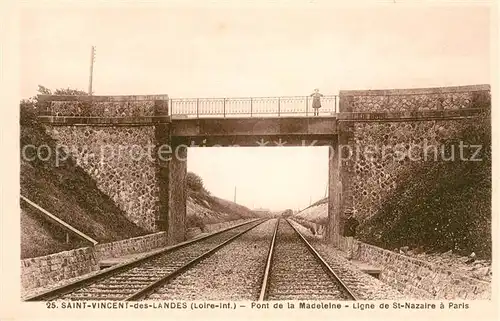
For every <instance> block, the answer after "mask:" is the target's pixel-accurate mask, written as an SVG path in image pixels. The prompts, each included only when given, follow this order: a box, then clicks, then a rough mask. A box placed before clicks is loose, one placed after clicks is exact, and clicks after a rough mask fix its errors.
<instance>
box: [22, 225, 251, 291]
mask: <svg viewBox="0 0 500 321" xmlns="http://www.w3.org/2000/svg"><path fill="white" fill-rule="evenodd" d="M248 220H250V219H240V220H234V221H230V222H222V223H215V224H209V225H207V226H206V227H205V229H204V231H203V232H204V233H212V232H215V231H218V230H221V229H224V228H228V227H230V226H234V225H237V224H240V223H243V222H244V221H248ZM198 230H199V232H198V233H194V235H192V237H194V236H196V235H198V234H200V233H202V231H201V229H198ZM164 246H167V233H166V232H158V233H154V234H148V235H144V236H139V237H134V238H130V239H126V240H121V241H116V242H111V243H102V244H97V245H96V246H94V247H85V248H79V249H75V250H71V251H65V252H60V253H55V254H51V255H46V256H40V257H36V258H30V259H25V260H21V286H22V287H23V290H30V289H35V288H39V287H50V286H51V285H52V284H54V283H56V282H58V281H61V280H65V279H71V278H74V277H77V276H81V275H84V274H87V273H91V272H93V271H97V270H99V261H101V260H104V259H107V258H112V257H120V256H124V255H129V254H137V253H143V252H148V251H151V250H154V249H156V248H160V247H164Z"/></svg>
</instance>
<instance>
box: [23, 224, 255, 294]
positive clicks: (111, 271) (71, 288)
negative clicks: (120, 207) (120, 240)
mask: <svg viewBox="0 0 500 321" xmlns="http://www.w3.org/2000/svg"><path fill="white" fill-rule="evenodd" d="M259 220H262V222H264V220H263V219H254V220H252V221H249V222H243V223H241V224H238V225H235V226H231V227H228V228H225V229H222V230H220V231H217V232H214V233H211V234H208V235H205V236H202V237H198V238H195V239H192V240H188V241H184V242H181V243H179V244H176V245H173V246H169V247H167V248H161V249H159V250H158V251H155V252H153V253H150V254H148V255H145V256H143V257H140V258H138V259H136V260H132V261H128V262H124V263H121V264H118V265H116V266H113V267H110V268H107V269H104V270H102V271H100V272H98V273H96V274H93V275H90V276H88V277H84V278H82V279H79V280H77V281H74V282H71V283H68V284H64V285H61V286H58V287H56V288H53V289H49V290H46V291H43V292H41V293H39V294H35V295H32V296H29V297H27V298H25V299H23V301H25V302H34V301H49V300H54V299H56V298H58V297H60V296H63V295H65V294H68V293H72V292H75V291H76V290H79V289H81V288H84V287H86V286H89V285H92V284H94V283H96V282H99V281H101V280H103V279H106V278H108V277H112V276H114V275H116V274H119V273H121V272H125V271H127V270H130V269H132V268H134V267H136V266H138V265H140V264H142V263H144V262H146V261H149V260H152V259H155V258H157V257H160V256H162V255H164V254H166V253H168V252H171V251H173V250H176V249H180V248H183V247H187V246H189V245H192V244H195V243H197V242H200V241H203V240H206V239H208V238H210V237H213V236H216V235H219V234H221V233H224V232H227V231H229V230H232V229H236V228H238V227H241V226H243V225H246V224H251V223H254V222H256V221H259Z"/></svg>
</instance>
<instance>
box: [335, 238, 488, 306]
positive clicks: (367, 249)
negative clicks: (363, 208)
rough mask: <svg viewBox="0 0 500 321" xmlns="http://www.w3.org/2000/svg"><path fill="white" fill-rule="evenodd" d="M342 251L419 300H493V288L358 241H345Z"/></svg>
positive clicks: (382, 278) (342, 241)
mask: <svg viewBox="0 0 500 321" xmlns="http://www.w3.org/2000/svg"><path fill="white" fill-rule="evenodd" d="M339 247H340V248H341V249H342V250H345V251H349V250H350V251H352V254H353V257H352V258H353V259H355V260H359V261H362V262H366V263H370V264H373V265H376V266H378V267H380V268H382V273H381V274H380V279H381V280H382V281H384V282H386V283H388V284H389V285H391V286H392V287H394V288H395V289H397V290H398V291H400V292H401V293H403V294H407V295H409V296H411V297H414V298H419V299H423V298H426V299H441V300H443V299H468V300H471V299H491V284H490V283H488V282H485V281H481V280H477V279H473V278H470V277H467V276H465V275H461V274H459V273H454V272H452V271H449V270H447V269H444V268H441V267H439V266H436V265H433V264H430V263H428V262H425V261H421V260H418V259H415V258H411V257H408V256H404V255H401V254H398V253H394V252H391V251H388V250H385V249H382V248H379V247H377V246H373V245H370V244H366V243H363V242H360V241H357V240H352V242H349V241H348V239H347V238H341V239H340V242H339Z"/></svg>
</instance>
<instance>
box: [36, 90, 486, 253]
mask: <svg viewBox="0 0 500 321" xmlns="http://www.w3.org/2000/svg"><path fill="white" fill-rule="evenodd" d="M489 91H490V89H489V86H486V85H481V86H461V87H445V88H429V89H411V90H370V91H341V92H340V95H339V96H340V101H339V113H337V114H335V115H329V116H326V117H315V118H313V117H275V118H264V117H251V118H250V117H247V118H223V117H222V115H221V117H220V118H217V117H215V118H214V117H212V118H203V115H197V116H198V117H196V118H172V117H171V115H169V110H168V102H169V98H168V96H166V95H161V96H85V97H81V96H40V97H39V101H40V115H39V118H38V119H39V121H40V122H42V123H44V125H45V126H46V129H47V131H48V132H49V133H50V134H51V136H52V137H53V138H54V139H55V140H56V141H57V142H58V143H59V144H60V145H61V146H64V148H65V149H67V151H68V152H69V154H70V155H72V157H73V158H74V159H75V160H76V161H77V163H78V164H79V165H80V166H81V167H82V168H83V169H84V170H85V171H86V172H87V173H88V174H89V175H90V176H91V177H92V178H93V179H94V180H95V181H96V184H97V188H99V189H100V190H101V191H103V192H104V193H105V194H106V195H108V196H109V197H110V198H111V199H113V200H114V201H115V202H116V204H117V205H118V206H119V207H120V208H121V209H122V210H123V211H124V212H125V214H126V215H127V217H128V218H129V219H130V220H131V221H133V222H135V223H136V224H138V225H139V226H141V227H143V228H145V229H147V230H148V231H151V232H156V231H167V233H166V234H167V238H168V243H169V244H175V243H178V242H181V241H183V240H184V239H185V224H186V199H187V194H186V193H187V191H186V173H187V162H186V159H187V156H188V155H187V153H188V151H187V149H188V148H187V147H189V146H193V144H195V145H196V146H213V145H221V146H234V145H237V146H262V145H259V144H258V142H259V141H261V142H264V141H280V140H281V141H286V142H287V145H286V146H309V145H311V144H312V143H314V146H331V148H330V152H329V189H328V191H329V193H328V218H329V219H328V224H327V229H326V230H327V236H326V238H327V239H328V240H329V241H330V242H332V243H334V244H335V243H338V242H339V238H338V237H337V236H339V235H342V234H343V222H344V220H345V215H344V214H345V213H346V212H353V213H354V215H356V216H357V217H358V218H360V219H364V218H367V217H370V216H371V215H374V214H375V213H377V211H378V210H379V209H380V208H381V205H382V204H383V202H384V200H385V199H387V198H388V197H391V195H392V194H391V193H392V191H393V190H394V189H395V188H396V187H397V186H399V185H400V184H403V182H404V177H405V176H407V175H411V172H412V170H414V169H415V168H416V166H417V167H418V164H419V162H412V161H410V160H409V157H404V158H402V159H396V154H397V153H396V149H395V146H402V147H401V148H402V150H401V151H402V152H408V148H407V146H409V145H410V144H415V145H418V146H422V144H423V143H424V142H427V143H432V144H435V145H439V144H441V143H443V142H445V141H447V139H449V138H452V137H458V136H459V134H460V132H461V129H462V128H463V127H464V126H465V125H466V124H471V123H473V122H474V121H475V119H476V118H478V117H482V115H483V116H484V115H485V114H487V115H488V116H489V107H490V104H491V103H490V94H489ZM264 146H275V144H268V145H264ZM343 146H347V147H349V148H343ZM368 146H371V147H373V148H375V149H377V148H378V149H377V150H376V151H374V152H372V153H370V154H371V157H367V155H366V153H365V151H364V149H366V148H367V147H368ZM382 146H389V147H391V148H392V149H389V151H388V152H387V153H386V154H384V155H382V154H381V148H380V147H382ZM398 155H399V154H398ZM398 184H399V185H398Z"/></svg>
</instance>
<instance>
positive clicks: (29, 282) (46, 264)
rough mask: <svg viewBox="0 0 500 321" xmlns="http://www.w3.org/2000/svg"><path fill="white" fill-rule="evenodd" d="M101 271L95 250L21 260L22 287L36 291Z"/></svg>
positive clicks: (88, 248)
mask: <svg viewBox="0 0 500 321" xmlns="http://www.w3.org/2000/svg"><path fill="white" fill-rule="evenodd" d="M97 270H99V265H98V263H97V259H96V255H95V252H94V248H92V247H84V248H79V249H75V250H71V251H64V252H60V253H55V254H50V255H45V256H40V257H35V258H29V259H24V260H21V286H22V287H23V289H25V290H26V289H34V288H38V287H43V286H48V285H50V284H53V283H55V282H58V281H61V280H64V279H70V278H74V277H77V276H80V275H84V274H87V273H91V272H93V271H97Z"/></svg>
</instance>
